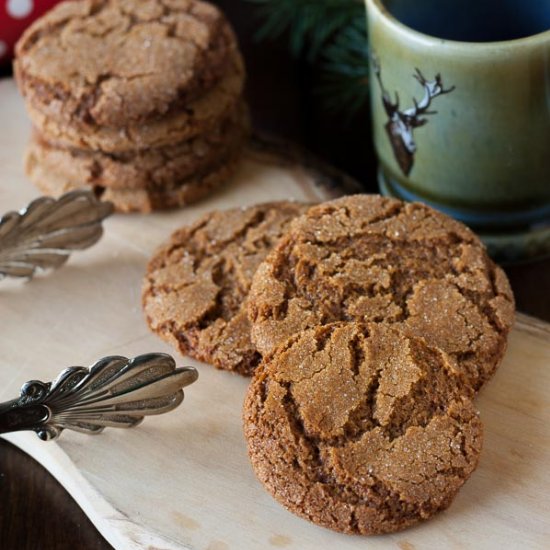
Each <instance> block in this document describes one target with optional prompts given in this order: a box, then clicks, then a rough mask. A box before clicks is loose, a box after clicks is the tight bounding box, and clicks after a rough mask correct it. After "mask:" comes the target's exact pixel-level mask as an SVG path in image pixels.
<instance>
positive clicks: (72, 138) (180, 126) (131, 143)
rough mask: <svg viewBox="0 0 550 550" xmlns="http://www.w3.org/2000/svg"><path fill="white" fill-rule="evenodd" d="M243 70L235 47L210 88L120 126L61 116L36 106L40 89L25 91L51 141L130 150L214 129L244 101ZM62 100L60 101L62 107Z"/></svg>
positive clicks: (28, 105) (113, 150)
mask: <svg viewBox="0 0 550 550" xmlns="http://www.w3.org/2000/svg"><path fill="white" fill-rule="evenodd" d="M244 72H245V71H244V65H243V61H242V58H241V56H240V54H239V53H238V52H234V53H233V54H232V56H231V59H230V60H229V63H228V66H227V68H226V72H225V74H224V76H223V77H222V79H221V80H220V81H219V82H218V83H216V85H215V86H214V87H213V88H212V89H211V90H209V91H208V92H206V93H205V94H203V95H201V96H200V97H199V98H197V99H195V100H194V101H191V102H190V103H188V104H186V105H185V107H182V108H181V109H178V110H176V111H174V112H169V113H167V114H165V115H163V116H159V117H157V118H154V119H149V120H147V121H145V122H130V123H128V124H126V125H125V126H123V127H120V128H115V127H110V126H100V125H96V124H89V123H87V122H85V121H82V120H79V119H77V118H72V119H71V121H70V122H64V121H60V120H59V117H58V116H57V107H55V106H53V105H52V109H51V112H50V111H48V112H45V111H44V110H40V109H37V108H35V106H34V105H33V95H34V94H35V93H36V91H35V90H33V89H32V88H27V89H26V90H25V91H24V94H25V96H26V99H27V103H26V108H27V113H28V115H29V117H30V119H31V121H32V123H33V125H34V126H35V127H36V128H37V129H38V130H39V132H40V133H41V134H42V135H43V136H44V137H45V139H47V140H48V141H49V142H51V143H54V144H56V145H58V146H61V147H75V148H78V149H93V150H96V151H103V152H106V153H125V152H127V151H129V150H136V149H137V150H142V149H147V148H151V147H156V148H158V147H164V146H167V145H168V146H169V145H172V144H174V143H178V142H182V141H184V140H188V139H191V138H193V137H195V136H197V135H198V134H204V133H207V132H208V131H211V130H212V129H213V128H215V127H216V125H217V124H219V121H220V120H221V119H222V118H224V117H226V116H229V114H230V113H231V112H232V111H234V110H235V109H236V108H237V105H238V104H239V102H240V101H241V93H242V90H243V85H244ZM62 105H63V101H62V100H60V108H61V106H62Z"/></svg>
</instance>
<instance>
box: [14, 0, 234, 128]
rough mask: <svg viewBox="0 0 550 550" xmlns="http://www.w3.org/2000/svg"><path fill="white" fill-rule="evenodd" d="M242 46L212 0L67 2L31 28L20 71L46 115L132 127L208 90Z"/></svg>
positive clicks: (21, 54) (20, 56)
mask: <svg viewBox="0 0 550 550" xmlns="http://www.w3.org/2000/svg"><path fill="white" fill-rule="evenodd" d="M235 49H236V41H235V37H234V35H233V32H232V30H231V28H230V26H229V24H228V22H227V20H226V19H225V17H224V15H223V14H222V13H221V12H220V10H219V9H218V8H217V7H215V6H213V5H211V4H208V3H206V2H201V1H198V0H141V1H139V2H135V1H133V0H84V1H80V2H64V3H61V4H60V5H58V6H57V7H56V8H54V9H53V10H52V11H51V12H49V13H48V14H47V15H45V16H44V17H42V18H40V19H39V20H38V21H36V22H35V23H34V24H33V25H31V27H30V28H29V29H28V30H27V31H26V32H25V33H24V35H23V37H22V38H21V40H20V41H19V43H18V44H17V49H16V57H17V60H16V67H15V71H16V74H17V76H18V80H19V83H20V86H21V88H22V91H23V92H24V93H25V95H29V98H30V100H31V101H32V102H33V104H34V107H35V108H36V109H38V110H40V111H43V112H44V114H46V115H48V114H49V115H52V116H55V117H56V118H57V119H58V120H64V121H66V122H69V123H71V122H72V121H74V120H80V121H81V122H82V123H86V124H90V125H98V126H112V127H124V126H125V125H127V124H129V123H135V122H140V121H143V120H146V119H148V118H151V117H155V118H156V117H159V116H163V115H165V114H166V113H169V112H170V111H174V110H177V109H178V108H180V107H181V106H182V105H185V104H187V103H189V102H190V101H193V100H194V99H196V98H197V97H199V96H200V95H202V94H203V93H204V92H205V91H207V90H209V89H210V88H211V87H212V86H213V85H214V84H215V83H216V82H217V81H218V80H219V79H220V78H221V76H222V75H223V74H224V72H225V68H226V65H227V62H228V59H229V57H230V56H231V55H232V54H233V53H234V51H235ZM27 91H28V92H32V93H29V94H27V93H26V92H27Z"/></svg>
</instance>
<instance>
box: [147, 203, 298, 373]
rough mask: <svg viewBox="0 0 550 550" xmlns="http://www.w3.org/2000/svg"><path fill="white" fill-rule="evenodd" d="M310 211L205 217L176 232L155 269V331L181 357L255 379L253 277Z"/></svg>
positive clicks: (150, 317)
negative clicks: (249, 306)
mask: <svg viewBox="0 0 550 550" xmlns="http://www.w3.org/2000/svg"><path fill="white" fill-rule="evenodd" d="M307 208H308V206H307V205H304V204H299V203H292V202H284V201H283V202H274V203H267V204H263V205H258V206H252V207H246V208H242V209H241V208H235V209H232V210H226V211H223V212H212V213H209V214H206V215H205V216H204V217H203V218H201V219H200V220H199V221H197V222H196V223H195V224H194V225H192V226H190V227H185V228H183V229H180V230H179V231H176V232H175V233H174V234H173V235H172V237H171V239H170V241H169V242H168V244H166V245H165V246H164V247H162V248H161V249H160V250H159V251H158V252H157V253H156V254H155V256H154V257H153V259H152V260H151V262H150V263H149V268H148V273H147V276H146V279H145V282H144V287H143V308H144V311H145V316H146V318H147V322H148V323H149V326H150V327H151V329H152V330H153V331H154V332H156V333H158V334H159V335H160V336H161V337H162V338H164V339H165V340H166V341H168V342H169V343H170V344H172V345H174V346H176V348H177V349H179V351H180V352H181V353H182V354H189V355H192V356H193V357H196V358H197V359H199V360H202V361H206V362H208V363H211V364H213V365H215V366H216V367H218V368H222V369H226V370H232V371H235V372H239V373H241V374H244V375H250V374H252V372H253V370H254V368H255V367H256V365H257V364H258V362H259V360H260V354H259V353H258V352H257V350H256V348H255V346H254V345H253V344H252V342H251V340H250V323H249V321H248V318H247V315H246V300H247V296H248V291H249V289H250V283H251V280H252V275H253V273H254V271H255V269H256V267H257V266H258V264H259V263H260V262H261V261H262V260H263V259H264V258H265V256H266V255H267V254H268V252H269V251H270V250H271V249H272V248H273V246H274V245H275V244H276V242H277V241H278V240H279V238H280V237H281V236H282V234H283V232H284V231H285V230H286V228H287V226H288V225H289V224H290V222H291V221H292V219H294V218H295V217H297V216H299V215H301V214H302V213H304V212H305V211H306V210H307Z"/></svg>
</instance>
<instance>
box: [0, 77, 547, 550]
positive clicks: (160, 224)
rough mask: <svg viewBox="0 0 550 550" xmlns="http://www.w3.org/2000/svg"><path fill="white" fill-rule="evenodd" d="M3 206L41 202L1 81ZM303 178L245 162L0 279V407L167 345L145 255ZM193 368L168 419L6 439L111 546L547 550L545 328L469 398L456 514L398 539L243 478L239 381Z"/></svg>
mask: <svg viewBox="0 0 550 550" xmlns="http://www.w3.org/2000/svg"><path fill="white" fill-rule="evenodd" d="M0 120H2V122H3V127H2V132H1V133H0V208H1V212H4V211H6V210H9V209H17V208H20V207H22V206H24V205H25V204H26V203H28V202H29V201H30V200H31V199H32V198H34V197H36V196H37V192H36V190H35V189H34V188H33V187H32V186H31V185H30V184H29V183H28V182H27V181H26V179H25V177H24V175H23V171H22V168H21V158H22V151H23V148H24V143H25V140H26V138H27V135H28V132H29V126H28V123H27V122H26V118H25V116H24V113H23V109H22V104H21V101H20V100H19V98H18V96H17V94H16V93H15V90H14V87H13V84H12V83H11V82H9V81H4V82H0ZM329 195H331V193H328V192H327V191H326V190H325V189H323V188H319V187H315V186H313V185H312V183H311V177H310V176H309V175H308V173H307V172H305V171H296V170H290V169H289V168H285V167H281V166H276V165H271V164H269V163H267V162H266V159H264V158H260V157H257V156H256V157H254V155H249V156H248V158H247V160H246V161H245V162H244V163H243V165H242V166H241V168H240V171H239V173H238V174H237V176H236V177H235V178H234V179H233V181H232V182H231V184H230V185H229V186H228V187H227V188H226V189H225V190H223V191H222V192H221V193H218V194H215V195H213V196H212V197H211V198H209V199H208V200H207V201H205V202H203V203H200V204H199V205H197V206H194V207H192V208H188V209H185V210H180V211H177V212H172V213H167V214H155V215H152V216H126V217H123V216H117V217H115V218H113V219H110V220H108V221H107V223H106V234H105V237H104V238H103V239H102V241H100V243H99V244H98V245H96V246H94V247H93V248H92V249H90V250H89V251H85V252H82V253H78V254H75V255H74V256H73V257H72V258H71V259H70V261H69V263H68V265H67V266H65V267H64V268H63V269H61V270H60V271H58V272H55V273H52V274H48V275H44V276H39V277H37V279H35V280H34V281H33V282H32V283H30V284H24V283H20V282H7V281H6V282H3V283H1V284H0V319H1V320H2V329H1V331H0V349H1V351H2V353H1V354H0V400H4V399H8V398H11V397H15V396H16V395H17V394H18V392H19V388H20V386H21V384H22V383H23V382H25V381H27V380H29V379H31V378H40V379H43V380H49V379H51V378H52V377H53V376H55V375H56V374H57V372H58V371H59V370H61V369H62V368H64V367H66V366H69V365H74V364H81V365H88V364H91V363H92V362H94V361H95V360H96V359H97V358H99V357H101V356H103V355H108V354H120V355H127V356H133V355H138V354H140V353H145V352H150V351H167V352H171V350H170V349H169V348H168V347H167V346H166V345H164V344H163V343H162V342H161V341H160V340H158V339H157V338H156V337H155V336H153V335H152V334H150V333H149V331H148V329H147V327H146V325H145V322H144V321H143V318H142V313H141V308H140V285H141V278H142V275H143V272H144V268H145V264H146V261H147V259H148V257H149V256H150V254H151V252H152V251H153V249H154V248H155V247H156V246H157V245H158V244H159V243H160V242H161V241H162V240H163V239H165V238H166V237H167V235H168V234H169V233H170V231H171V230H172V229H174V228H175V227H178V226H180V225H182V224H184V223H188V222H190V221H192V220H193V219H195V218H196V217H197V216H199V215H200V214H202V213H203V212H205V211H207V210H210V209H212V208H220V207H223V208H225V207H231V206H240V205H245V204H252V203H256V202H261V201H265V200H276V199H283V198H284V199H287V198H296V199H307V200H315V199H319V198H327V197H328V196H329ZM180 364H182V365H183V364H193V365H195V366H197V368H198V369H199V371H200V378H199V381H198V382H197V383H196V384H194V385H193V386H191V387H190V388H188V390H187V392H186V399H185V401H184V403H183V405H182V406H181V407H180V408H179V409H177V410H176V411H175V412H173V413H171V414H168V415H165V416H161V417H157V418H151V419H147V420H146V421H145V422H144V423H143V424H142V425H141V426H140V427H139V428H137V429H134V430H129V431H117V430H107V431H105V432H104V433H103V434H102V435H101V436H98V437H95V438H92V437H90V436H83V435H80V434H75V433H69V432H66V433H64V434H63V436H62V438H61V439H60V440H59V442H55V443H43V442H41V441H39V440H38V438H37V437H36V436H35V435H34V434H26V433H25V434H12V435H9V436H6V439H8V440H10V441H12V442H13V443H15V444H16V445H17V446H19V447H20V448H22V449H23V450H25V451H26V452H28V453H30V454H31V455H32V456H34V457H35V458H36V459H37V460H39V461H40V462H41V463H42V464H44V465H45V467H46V468H48V469H49V470H50V471H51V472H52V474H53V475H54V476H55V477H56V478H57V479H59V480H60V482H61V483H62V484H63V485H64V486H65V487H66V488H67V489H68V490H69V492H70V493H71V494H72V495H73V496H74V497H75V498H76V499H77V501H78V502H79V504H80V505H81V506H82V508H83V509H84V510H85V512H86V513H87V514H88V515H89V516H90V518H91V519H92V521H93V522H94V523H95V524H96V525H97V527H98V529H99V530H100V531H101V533H102V534H103V535H104V536H105V538H106V539H107V540H108V541H109V542H111V544H113V545H114V546H115V547H116V548H132V549H133V548H135V549H138V548H147V547H151V548H169V549H182V548H186V549H193V550H195V549H197V550H198V549H208V550H226V549H229V548H231V549H238V550H241V549H242V550H246V549H249V548H250V549H255V548H260V549H263V548H288V549H299V550H308V549H318V548H329V547H332V548H338V549H343V550H346V549H354V548H365V547H368V548H373V549H378V548H380V549H385V548H401V549H402V550H412V549H414V548H416V549H420V548H430V549H432V548H434V549H435V548H453V549H454V548H456V549H459V548H476V549H477V548H482V549H483V548H495V549H497V548H498V549H501V548H506V549H508V548H529V549H531V548H547V547H548V541H549V540H550V522H549V519H548V517H549V515H548V509H549V508H550V497H549V495H550V475H549V467H548V465H549V464H550V397H549V395H550V329H549V327H548V325H545V324H543V323H539V322H537V321H534V320H531V319H529V318H525V317H520V319H519V320H518V323H517V324H516V327H515V329H514V331H513V332H512V335H511V338H510V346H509V350H508V353H507V355H506V358H505V361H504V363H503V365H502V367H501V368H500V370H499V371H498V372H497V374H496V376H495V378H494V380H493V381H492V383H491V384H489V386H488V387H487V388H486V389H485V390H484V391H483V392H482V394H481V395H480V396H479V399H478V405H479V408H480V410H481V414H482V420H483V421H484V424H485V445H484V450H483V454H482V458H481V463H480V466H479V469H478V470H477V471H476V472H475V474H474V475H473V476H472V478H471V480H470V481H469V482H468V483H467V484H466V485H465V487H464V488H463V490H462V491H461V493H460V494H459V496H458V497H457V499H456V501H455V502H454V504H453V505H452V506H451V508H450V509H449V510H448V511H446V512H445V513H443V514H441V515H440V516H438V517H437V518H435V519H433V520H432V521H429V522H427V523H425V524H423V525H420V526H418V527H415V528H413V529H409V530H408V531H405V532H403V533H398V534H395V535H388V536H383V537H374V538H371V539H368V540H366V539H364V538H361V537H349V536H345V535H340V534H337V533H333V532H331V531H328V530H325V529H322V528H319V527H316V526H314V525H312V524H309V523H308V522H305V521H303V520H301V519H299V518H297V517H295V516H293V515H292V514H290V513H289V512H287V511H286V510H284V509H283V508H281V507H280V506H279V505H278V504H277V503H276V502H275V501H274V500H273V499H272V498H271V497H270V496H269V495H268V494H267V493H265V492H264V491H263V489H262V487H261V486H260V484H259V483H258V482H257V480H256V479H255V477H254V474H253V472H252V470H251V468H250V466H249V463H248V459H247V456H246V449H245V443H244V440H243V437H242V429H241V420H240V415H241V406H242V399H243V396H244V392H245V390H246V386H247V383H248V382H247V380H246V379H243V378H241V377H239V376H234V375H231V374H229V373H224V372H219V371H216V370H214V369H213V368H211V367H208V366H206V365H201V364H199V363H196V362H194V361H192V360H189V359H181V360H180Z"/></svg>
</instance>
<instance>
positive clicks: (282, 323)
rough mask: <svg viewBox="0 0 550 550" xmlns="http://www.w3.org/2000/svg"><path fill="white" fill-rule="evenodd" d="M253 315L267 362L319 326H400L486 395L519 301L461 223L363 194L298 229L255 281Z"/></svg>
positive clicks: (330, 206) (322, 208) (325, 208)
mask: <svg viewBox="0 0 550 550" xmlns="http://www.w3.org/2000/svg"><path fill="white" fill-rule="evenodd" d="M249 316H250V320H251V322H252V340H253V342H254V343H255V344H256V346H257V348H258V350H259V351H260V353H262V354H267V353H269V352H270V351H272V350H273V349H275V347H276V346H277V345H278V344H280V343H282V342H284V341H285V340H286V338H288V337H289V336H291V335H293V334H295V333H297V332H299V331H301V330H304V329H306V328H308V327H312V326H315V325H323V324H326V323H330V322H334V321H342V320H345V321H351V320H358V321H370V322H379V323H393V324H396V325H398V326H400V327H402V328H403V330H405V332H406V333H407V334H409V335H417V336H421V337H424V338H425V339H426V341H427V342H428V343H429V344H430V345H435V346H437V347H440V348H441V349H443V350H444V351H445V352H447V353H448V354H449V355H450V356H451V357H452V358H453V359H454V360H455V361H456V362H457V364H458V367H459V368H460V370H461V373H462V375H463V377H464V383H465V384H466V385H468V386H470V387H472V388H474V389H476V390H478V389H479V388H480V387H481V386H482V385H483V384H484V383H485V382H486V381H487V380H488V379H489V378H490V377H491V375H492V374H493V372H494V371H495V369H496V368H497V366H498V365H499V363H500V361H501V359H502V356H503V354H504V351H505V348H506V340H507V335H508V332H509V330H510V327H511V326H512V323H513V319H514V298H513V295H512V291H511V289H510V285H509V283H508V280H507V278H506V275H505V274H504V272H503V271H502V270H501V269H500V268H499V267H498V266H496V265H495V264H494V263H493V262H492V261H491V259H490V258H489V257H488V255H487V253H486V250H485V247H484V246H483V244H482V243H481V241H480V240H479V239H478V238H477V237H476V236H475V235H474V233H473V232H472V231H470V230H469V229H468V228H467V227H465V226H464V225H462V224H461V223H459V222H457V221H454V220H452V219H451V218H448V217H447V216H445V215H443V214H440V213H438V212H436V211H434V210H433V209H431V208H429V207H427V206H425V205H422V204H416V203H414V204H406V203H403V202H401V201H398V200H395V199H390V198H383V197H380V196H377V195H371V196H368V195H356V196H349V197H344V198H341V199H337V200H335V201H331V202H328V203H324V204H321V205H318V206H315V207H313V208H312V209H311V210H309V211H308V213H307V215H306V216H304V217H302V218H300V219H299V220H297V222H296V223H295V224H293V226H292V230H291V231H289V232H288V234H287V235H286V236H285V237H284V238H283V239H282V240H281V242H280V243H279V244H278V245H277V247H276V248H275V249H274V250H273V252H271V253H270V255H269V256H268V257H267V258H266V260H265V261H264V262H263V263H262V265H261V266H259V268H258V270H257V272H256V274H255V276H254V279H253V283H252V288H251V292H250V296H249Z"/></svg>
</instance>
